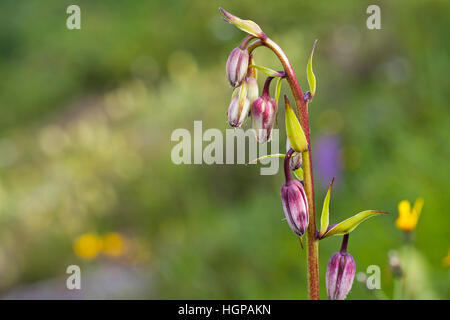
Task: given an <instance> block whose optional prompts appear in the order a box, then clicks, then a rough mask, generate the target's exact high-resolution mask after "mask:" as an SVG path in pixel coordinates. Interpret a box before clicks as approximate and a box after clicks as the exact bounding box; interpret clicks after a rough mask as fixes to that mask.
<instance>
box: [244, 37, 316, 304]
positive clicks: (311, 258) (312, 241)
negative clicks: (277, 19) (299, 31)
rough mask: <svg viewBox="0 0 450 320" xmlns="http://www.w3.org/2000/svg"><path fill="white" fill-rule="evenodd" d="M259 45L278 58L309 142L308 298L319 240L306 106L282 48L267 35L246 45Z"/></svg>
mask: <svg viewBox="0 0 450 320" xmlns="http://www.w3.org/2000/svg"><path fill="white" fill-rule="evenodd" d="M259 46H265V47H267V48H269V49H271V50H272V51H273V52H274V53H275V55H276V56H277V57H278V59H279V60H280V62H281V64H282V66H283V69H284V72H285V76H286V80H287V82H288V83H289V86H290V88H291V91H292V95H293V96H294V101H295V106H296V109H297V114H298V115H299V117H300V124H301V126H302V128H303V130H304V133H305V136H306V140H307V142H308V145H309V146H310V147H309V150H306V151H304V152H303V153H302V162H303V174H304V186H305V193H306V198H307V200H308V208H309V225H308V229H307V243H306V253H307V268H308V297H309V299H310V300H319V298H320V295H319V240H318V239H317V237H316V230H317V229H316V214H315V205H314V179H313V168H312V159H311V138H310V131H309V118H308V108H307V104H306V101H305V99H304V96H303V91H302V89H301V87H300V84H299V82H298V79H297V76H296V75H295V72H294V69H293V68H292V65H291V63H290V62H289V59H288V57H287V56H286V54H285V53H284V51H283V50H282V49H281V48H280V46H279V45H278V44H276V43H275V42H274V41H272V40H271V39H270V38H266V39H265V40H257V41H255V42H254V43H252V44H251V45H250V46H249V48H248V50H249V52H250V53H251V51H253V50H254V49H256V48H257V47H259Z"/></svg>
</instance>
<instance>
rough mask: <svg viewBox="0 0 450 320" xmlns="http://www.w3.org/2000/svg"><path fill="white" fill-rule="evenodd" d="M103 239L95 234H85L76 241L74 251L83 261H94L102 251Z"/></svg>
mask: <svg viewBox="0 0 450 320" xmlns="http://www.w3.org/2000/svg"><path fill="white" fill-rule="evenodd" d="M102 246H103V241H102V238H101V237H99V236H97V235H96V234H93V233H85V234H83V235H81V236H80V237H78V238H77V239H76V240H75V244H74V246H73V250H74V251H75V254H76V255H77V256H79V257H80V258H82V259H88V260H91V259H94V258H95V257H96V256H97V255H98V254H99V253H100V251H101V250H102Z"/></svg>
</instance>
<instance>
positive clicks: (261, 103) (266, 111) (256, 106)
mask: <svg viewBox="0 0 450 320" xmlns="http://www.w3.org/2000/svg"><path fill="white" fill-rule="evenodd" d="M272 79H273V78H272V77H269V78H267V80H266V83H265V85H264V90H263V93H262V94H261V97H259V98H258V99H256V100H255V101H254V102H253V104H252V124H253V130H254V131H255V134H256V140H257V141H258V142H259V143H264V142H267V141H270V139H271V136H272V129H273V125H274V123H275V117H276V114H277V103H276V101H275V99H273V98H271V97H270V95H269V86H270V81H271V80H272Z"/></svg>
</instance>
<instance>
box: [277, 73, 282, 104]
mask: <svg viewBox="0 0 450 320" xmlns="http://www.w3.org/2000/svg"><path fill="white" fill-rule="evenodd" d="M281 80H283V78H281V77H280V78H278V80H277V86H276V87H275V101H276V103H277V105H278V100H279V99H280V93H281Z"/></svg>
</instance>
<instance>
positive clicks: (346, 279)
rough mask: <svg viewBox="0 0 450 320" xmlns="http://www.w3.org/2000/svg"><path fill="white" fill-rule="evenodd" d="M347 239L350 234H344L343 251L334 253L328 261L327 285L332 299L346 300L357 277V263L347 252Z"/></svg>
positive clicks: (329, 296) (329, 297)
mask: <svg viewBox="0 0 450 320" xmlns="http://www.w3.org/2000/svg"><path fill="white" fill-rule="evenodd" d="M347 240H348V234H346V235H345V236H344V241H343V243H342V248H341V251H340V252H336V253H335V254H333V255H332V256H331V258H330V261H329V262H328V267H327V275H326V286H327V294H328V299H330V300H344V299H345V298H346V297H347V294H348V293H349V292H350V289H351V288H352V285H353V279H354V278H355V272H356V263H355V259H353V257H352V255H351V254H349V253H347V252H346V251H347V243H346V241H347ZM344 243H345V245H344ZM344 246H345V248H344ZM343 248H344V249H343Z"/></svg>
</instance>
